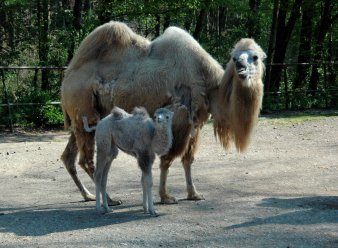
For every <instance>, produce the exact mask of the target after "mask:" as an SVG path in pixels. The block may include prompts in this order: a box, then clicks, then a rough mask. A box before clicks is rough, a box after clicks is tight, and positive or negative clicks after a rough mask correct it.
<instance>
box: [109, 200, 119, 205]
mask: <svg viewBox="0 0 338 248" xmlns="http://www.w3.org/2000/svg"><path fill="white" fill-rule="evenodd" d="M121 204H122V201H121V200H120V199H117V200H112V199H108V206H117V205H121Z"/></svg>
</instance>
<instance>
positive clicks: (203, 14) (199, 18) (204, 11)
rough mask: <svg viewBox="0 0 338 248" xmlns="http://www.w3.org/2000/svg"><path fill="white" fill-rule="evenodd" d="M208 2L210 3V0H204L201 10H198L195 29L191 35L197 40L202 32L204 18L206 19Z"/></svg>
mask: <svg viewBox="0 0 338 248" xmlns="http://www.w3.org/2000/svg"><path fill="white" fill-rule="evenodd" d="M210 3H211V2H210V0H206V1H205V2H204V6H203V7H202V8H201V10H200V12H199V14H198V16H197V22H196V27H195V31H194V33H193V37H194V38H195V39H196V40H199V38H200V36H201V34H202V30H203V26H204V23H205V19H206V17H207V14H208V10H209V6H210Z"/></svg>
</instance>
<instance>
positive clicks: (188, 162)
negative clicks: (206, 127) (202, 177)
mask: <svg viewBox="0 0 338 248" xmlns="http://www.w3.org/2000/svg"><path fill="white" fill-rule="evenodd" d="M196 131H197V132H196V134H195V136H194V137H193V138H191V139H190V141H189V146H188V149H187V151H186V153H185V154H184V155H183V157H182V165H183V168H184V172H185V180H186V184H187V192H188V197H187V199H188V200H193V201H199V200H204V197H203V195H200V194H199V193H198V192H197V191H196V188H195V185H194V183H193V180H192V176H191V166H192V163H193V162H194V153H195V152H196V148H197V145H198V138H199V129H197V130H196Z"/></svg>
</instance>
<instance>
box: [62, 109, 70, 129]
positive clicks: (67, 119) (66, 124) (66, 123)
mask: <svg viewBox="0 0 338 248" xmlns="http://www.w3.org/2000/svg"><path fill="white" fill-rule="evenodd" d="M62 112H63V125H64V127H65V129H68V128H70V126H71V125H72V122H71V120H70V117H69V115H68V114H67V112H66V111H65V110H64V109H63V108H62Z"/></svg>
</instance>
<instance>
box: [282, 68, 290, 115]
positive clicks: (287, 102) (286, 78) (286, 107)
mask: <svg viewBox="0 0 338 248" xmlns="http://www.w3.org/2000/svg"><path fill="white" fill-rule="evenodd" d="M283 69H284V90H285V109H286V110H288V109H289V91H288V77H287V71H286V64H284V65H283Z"/></svg>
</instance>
